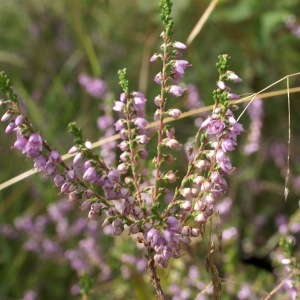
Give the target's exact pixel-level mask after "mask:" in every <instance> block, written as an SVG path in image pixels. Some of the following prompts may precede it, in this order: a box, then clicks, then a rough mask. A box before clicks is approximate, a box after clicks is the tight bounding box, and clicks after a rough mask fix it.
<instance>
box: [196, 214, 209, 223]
mask: <svg viewBox="0 0 300 300" xmlns="http://www.w3.org/2000/svg"><path fill="white" fill-rule="evenodd" d="M206 220H207V217H206V216H205V214H204V213H202V212H201V213H200V214H199V215H198V216H197V217H195V221H196V222H198V223H200V224H205V223H206Z"/></svg>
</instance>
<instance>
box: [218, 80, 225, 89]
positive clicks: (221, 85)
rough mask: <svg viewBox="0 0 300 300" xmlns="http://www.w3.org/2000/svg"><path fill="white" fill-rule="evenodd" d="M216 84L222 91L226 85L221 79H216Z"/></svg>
mask: <svg viewBox="0 0 300 300" xmlns="http://www.w3.org/2000/svg"><path fill="white" fill-rule="evenodd" d="M217 86H218V88H219V89H220V90H222V91H223V90H225V88H226V85H225V83H224V82H223V81H218V82H217Z"/></svg>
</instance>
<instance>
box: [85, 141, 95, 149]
mask: <svg viewBox="0 0 300 300" xmlns="http://www.w3.org/2000/svg"><path fill="white" fill-rule="evenodd" d="M84 146H85V147H86V148H87V149H89V150H91V149H92V148H93V146H92V143H91V142H90V141H86V142H85V143H84Z"/></svg>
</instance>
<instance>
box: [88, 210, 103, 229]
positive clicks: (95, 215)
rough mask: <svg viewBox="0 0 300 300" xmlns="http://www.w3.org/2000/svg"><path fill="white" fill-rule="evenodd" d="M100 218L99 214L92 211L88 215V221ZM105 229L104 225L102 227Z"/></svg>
mask: <svg viewBox="0 0 300 300" xmlns="http://www.w3.org/2000/svg"><path fill="white" fill-rule="evenodd" d="M98 217H99V214H98V213H97V212H96V211H93V210H91V211H90V212H89V214H88V220H95V219H97V218H98ZM102 227H103V225H102Z"/></svg>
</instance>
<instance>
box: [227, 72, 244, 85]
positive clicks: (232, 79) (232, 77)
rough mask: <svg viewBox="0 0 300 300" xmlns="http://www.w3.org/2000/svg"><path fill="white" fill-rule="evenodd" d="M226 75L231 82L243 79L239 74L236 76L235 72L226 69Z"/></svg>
mask: <svg viewBox="0 0 300 300" xmlns="http://www.w3.org/2000/svg"><path fill="white" fill-rule="evenodd" d="M226 75H227V78H228V79H229V80H230V81H231V82H233V83H239V82H242V81H243V80H242V79H241V78H240V77H239V76H237V75H236V74H235V73H233V72H231V71H227V73H226Z"/></svg>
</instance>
